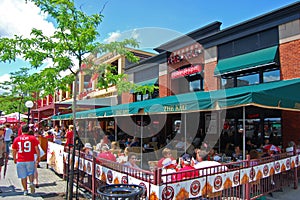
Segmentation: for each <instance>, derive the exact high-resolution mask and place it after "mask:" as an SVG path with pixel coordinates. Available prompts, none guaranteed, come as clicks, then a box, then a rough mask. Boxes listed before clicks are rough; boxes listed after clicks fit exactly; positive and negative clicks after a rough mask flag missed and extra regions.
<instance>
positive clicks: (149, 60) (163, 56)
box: [125, 51, 167, 71]
mask: <svg viewBox="0 0 300 200" xmlns="http://www.w3.org/2000/svg"><path fill="white" fill-rule="evenodd" d="M166 54H167V52H166V51H164V52H162V53H159V54H156V55H154V56H152V57H149V58H146V59H144V60H142V61H140V62H138V63H134V64H131V65H129V66H128V67H126V69H125V71H127V70H129V69H132V68H134V67H137V66H140V65H143V64H147V63H149V64H150V63H158V64H161V63H164V62H167V60H166V58H167V57H166ZM160 60H162V61H163V62H159V61H160Z"/></svg>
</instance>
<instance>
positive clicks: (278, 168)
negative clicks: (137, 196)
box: [47, 142, 299, 200]
mask: <svg viewBox="0 0 300 200" xmlns="http://www.w3.org/2000/svg"><path fill="white" fill-rule="evenodd" d="M47 153H48V155H47V163H48V165H50V166H51V167H52V168H53V169H54V170H55V171H56V172H57V173H59V174H62V173H63V163H64V162H66V161H67V153H66V152H64V147H63V146H61V145H58V144H55V143H51V142H49V145H48V152H47ZM93 166H94V165H93V163H92V161H90V160H86V159H83V158H80V159H79V160H78V157H75V167H76V168H77V167H78V168H79V170H81V171H84V172H86V173H87V174H89V175H92V172H93ZM298 166H299V155H297V156H292V157H288V158H284V159H280V160H276V161H272V162H268V163H264V164H259V165H254V166H252V167H246V168H240V169H238V170H233V171H231V170H229V171H225V172H223V173H217V174H211V175H209V174H207V173H205V172H204V171H203V170H201V169H200V170H199V169H198V172H199V177H195V178H194V179H190V180H181V181H178V182H175V183H168V184H166V183H163V184H161V185H154V184H153V183H152V180H153V177H151V176H149V177H148V179H145V178H144V179H142V178H136V177H132V176H130V175H128V174H126V173H125V172H123V173H122V172H119V171H114V170H112V169H110V168H108V167H105V166H101V165H99V164H96V165H95V177H96V178H97V179H99V180H101V181H103V182H106V183H107V184H135V185H140V186H143V187H144V189H145V195H147V196H149V197H150V199H151V200H156V199H157V200H158V199H163V200H172V199H176V200H177V199H178V200H179V199H185V198H196V197H200V196H206V195H208V194H213V193H216V192H221V191H222V190H224V189H228V188H232V187H236V186H239V185H244V184H246V183H251V182H255V181H257V180H260V179H262V178H266V177H269V176H273V175H274V174H279V173H282V172H284V171H288V170H291V169H293V168H296V167H298Z"/></svg>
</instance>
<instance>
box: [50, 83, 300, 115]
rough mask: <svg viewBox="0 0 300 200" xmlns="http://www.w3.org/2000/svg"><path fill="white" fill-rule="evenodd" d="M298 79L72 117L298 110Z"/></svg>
mask: <svg viewBox="0 0 300 200" xmlns="http://www.w3.org/2000/svg"><path fill="white" fill-rule="evenodd" d="M299 88H300V79H291V80H284V81H276V82H269V83H263V84H258V85H250V86H243V87H236V88H229V89H224V90H215V91H210V92H200V91H199V92H192V93H186V94H179V95H173V96H168V97H164V98H157V99H149V100H145V101H141V102H133V103H129V104H120V105H116V106H111V107H105V108H98V109H95V110H88V111H84V112H77V113H76V117H78V118H79V119H83V118H101V117H114V116H125V115H136V114H139V113H140V111H141V110H142V111H143V113H144V114H167V113H188V112H198V111H199V112H200V111H212V110H221V109H228V108H235V107H242V106H258V107H263V108H272V109H280V110H292V111H300V93H299V92H296V91H298V90H299ZM67 117H71V116H70V115H68V116H66V117H65V116H64V115H61V116H55V117H54V118H53V119H56V120H59V119H66V118H67Z"/></svg>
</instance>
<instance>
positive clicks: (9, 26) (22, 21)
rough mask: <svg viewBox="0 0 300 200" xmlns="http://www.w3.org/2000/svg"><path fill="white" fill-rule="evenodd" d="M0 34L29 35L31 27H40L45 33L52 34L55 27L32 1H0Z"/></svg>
mask: <svg viewBox="0 0 300 200" xmlns="http://www.w3.org/2000/svg"><path fill="white" fill-rule="evenodd" d="M0 13H1V18H0V36H1V37H3V36H4V37H11V36H13V35H23V36H24V37H29V35H30V32H31V30H32V28H37V29H40V30H42V31H43V32H44V34H45V35H51V34H53V32H54V30H55V28H54V26H53V24H52V23H50V22H48V21H47V20H46V19H47V14H45V13H42V12H41V10H40V8H38V7H36V6H35V5H34V4H33V3H32V2H30V1H28V2H27V3H25V0H1V1H0Z"/></svg>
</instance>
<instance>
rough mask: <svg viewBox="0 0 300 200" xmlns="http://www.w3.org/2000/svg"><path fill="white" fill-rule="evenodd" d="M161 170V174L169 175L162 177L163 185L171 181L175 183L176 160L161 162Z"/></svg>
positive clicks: (169, 159) (168, 159)
mask: <svg viewBox="0 0 300 200" xmlns="http://www.w3.org/2000/svg"><path fill="white" fill-rule="evenodd" d="M162 164H163V168H162V172H161V174H162V175H164V174H171V175H168V176H162V180H163V182H164V183H166V182H171V181H176V174H174V173H175V172H176V167H177V163H176V160H172V159H171V158H166V159H165V160H164V161H163V162H162Z"/></svg>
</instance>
